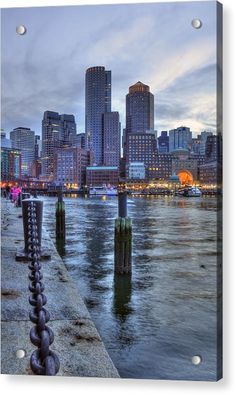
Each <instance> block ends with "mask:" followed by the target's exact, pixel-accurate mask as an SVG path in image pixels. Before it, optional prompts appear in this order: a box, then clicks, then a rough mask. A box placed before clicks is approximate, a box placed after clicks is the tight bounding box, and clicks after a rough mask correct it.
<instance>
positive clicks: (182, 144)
mask: <svg viewBox="0 0 236 395" xmlns="http://www.w3.org/2000/svg"><path fill="white" fill-rule="evenodd" d="M191 145H192V132H191V131H190V128H187V127H185V126H181V127H179V128H177V129H172V130H170V131H169V151H170V152H173V151H175V150H177V149H187V150H189V151H190V150H191Z"/></svg>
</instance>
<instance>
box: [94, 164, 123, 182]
mask: <svg viewBox="0 0 236 395" xmlns="http://www.w3.org/2000/svg"><path fill="white" fill-rule="evenodd" d="M118 182H119V168H118V166H88V167H87V169H86V184H87V185H88V186H102V185H109V184H110V185H117V184H118Z"/></svg>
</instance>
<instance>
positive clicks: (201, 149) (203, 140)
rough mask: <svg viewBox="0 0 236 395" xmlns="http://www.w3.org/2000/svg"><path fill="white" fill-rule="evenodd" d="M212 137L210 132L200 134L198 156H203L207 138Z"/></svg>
mask: <svg viewBox="0 0 236 395" xmlns="http://www.w3.org/2000/svg"><path fill="white" fill-rule="evenodd" d="M212 135H213V133H212V132H206V131H204V132H202V133H201V134H200V147H199V154H200V155H205V153H206V141H207V137H208V136H212Z"/></svg>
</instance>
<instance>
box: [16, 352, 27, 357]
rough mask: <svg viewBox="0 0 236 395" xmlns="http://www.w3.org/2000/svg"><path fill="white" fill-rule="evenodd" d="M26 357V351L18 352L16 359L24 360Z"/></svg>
mask: <svg viewBox="0 0 236 395" xmlns="http://www.w3.org/2000/svg"><path fill="white" fill-rule="evenodd" d="M25 356H26V352H25V350H17V352H16V358H18V359H21V358H24V357H25Z"/></svg>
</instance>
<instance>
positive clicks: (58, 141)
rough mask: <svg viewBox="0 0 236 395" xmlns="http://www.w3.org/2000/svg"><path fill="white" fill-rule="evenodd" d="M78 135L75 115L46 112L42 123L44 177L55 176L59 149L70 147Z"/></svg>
mask: <svg viewBox="0 0 236 395" xmlns="http://www.w3.org/2000/svg"><path fill="white" fill-rule="evenodd" d="M75 135H76V123H75V118H74V115H68V114H62V115H60V114H59V113H58V112H54V111H45V113H44V117H43V121H42V158H41V159H42V175H43V176H45V177H52V176H53V161H54V154H55V150H56V149H57V148H61V147H69V146H71V145H72V144H73V138H74V136H75Z"/></svg>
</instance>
